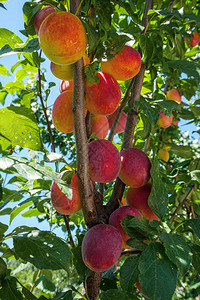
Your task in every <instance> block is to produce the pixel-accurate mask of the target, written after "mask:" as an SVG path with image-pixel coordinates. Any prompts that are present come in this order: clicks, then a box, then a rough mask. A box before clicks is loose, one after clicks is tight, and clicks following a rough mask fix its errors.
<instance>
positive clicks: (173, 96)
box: [166, 89, 181, 103]
mask: <svg viewBox="0 0 200 300" xmlns="http://www.w3.org/2000/svg"><path fill="white" fill-rule="evenodd" d="M166 99H167V100H173V101H176V102H179V103H181V95H180V93H179V91H178V90H177V89H171V90H169V91H168V92H167V94H166Z"/></svg>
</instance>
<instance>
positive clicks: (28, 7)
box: [23, 2, 42, 25]
mask: <svg viewBox="0 0 200 300" xmlns="http://www.w3.org/2000/svg"><path fill="white" fill-rule="evenodd" d="M41 8H42V4H37V3H30V2H25V3H24V5H23V17H24V22H25V24H26V25H28V24H29V23H30V21H31V19H32V17H33V16H34V15H35V14H36V13H37V12H38V11H39V10H40V9H41Z"/></svg>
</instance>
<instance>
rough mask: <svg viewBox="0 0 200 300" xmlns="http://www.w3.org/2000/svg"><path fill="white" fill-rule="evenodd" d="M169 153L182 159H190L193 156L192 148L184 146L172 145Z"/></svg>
mask: <svg viewBox="0 0 200 300" xmlns="http://www.w3.org/2000/svg"><path fill="white" fill-rule="evenodd" d="M171 151H172V152H173V153H174V154H175V155H177V156H180V157H183V158H192V157H193V155H194V153H193V151H192V148H191V147H190V146H184V145H180V146H178V145H175V144H172V147H171Z"/></svg>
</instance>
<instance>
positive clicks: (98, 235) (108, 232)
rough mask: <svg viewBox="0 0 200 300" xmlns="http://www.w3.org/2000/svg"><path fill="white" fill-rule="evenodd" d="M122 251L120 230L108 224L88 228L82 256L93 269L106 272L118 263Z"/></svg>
mask: <svg viewBox="0 0 200 300" xmlns="http://www.w3.org/2000/svg"><path fill="white" fill-rule="evenodd" d="M121 252H122V238H121V235H120V233H119V231H118V230H117V229H116V228H115V227H113V226H111V225H108V224H99V225H95V226H93V227H92V228H90V229H89V230H88V232H87V233H86V235H85V236H84V238H83V242H82V258H83V261H84V263H85V265H86V266H87V267H88V268H89V269H90V270H92V271H95V272H104V271H106V270H108V269H110V268H111V267H112V266H113V265H114V264H115V263H117V261H118V259H119V257H120V255H121Z"/></svg>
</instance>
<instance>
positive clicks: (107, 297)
mask: <svg viewBox="0 0 200 300" xmlns="http://www.w3.org/2000/svg"><path fill="white" fill-rule="evenodd" d="M111 299H112V300H127V299H128V294H127V293H125V292H121V291H119V290H108V291H106V292H103V293H102V294H101V295H100V300H111ZM132 300H134V299H132Z"/></svg>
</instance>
